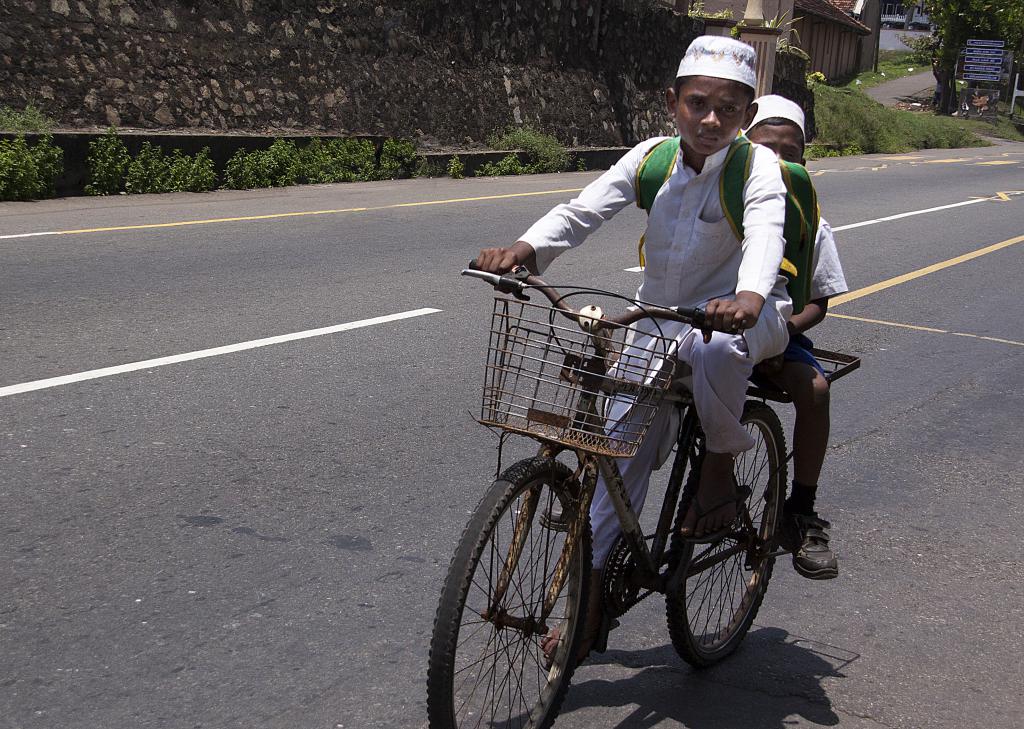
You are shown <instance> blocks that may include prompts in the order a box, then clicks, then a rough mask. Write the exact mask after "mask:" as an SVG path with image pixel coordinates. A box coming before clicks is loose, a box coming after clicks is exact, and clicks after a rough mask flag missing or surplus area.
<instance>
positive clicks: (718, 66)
mask: <svg viewBox="0 0 1024 729" xmlns="http://www.w3.org/2000/svg"><path fill="white" fill-rule="evenodd" d="M756 68H757V52H756V51H755V50H754V49H753V48H752V47H751V46H748V45H747V44H746V43H741V42H740V41H738V40H735V39H734V38H729V37H728V36H721V35H702V36H700V37H699V38H696V39H694V41H693V43H691V44H690V47H689V48H687V49H686V55H684V56H683V60H682V61H680V62H679V71H678V72H677V73H676V78H679V77H680V76H712V77H714V78H724V79H729V80H730V81H739V82H740V83H741V84H746V85H747V86H749V87H750V88H752V89H756V88H757V70H756Z"/></svg>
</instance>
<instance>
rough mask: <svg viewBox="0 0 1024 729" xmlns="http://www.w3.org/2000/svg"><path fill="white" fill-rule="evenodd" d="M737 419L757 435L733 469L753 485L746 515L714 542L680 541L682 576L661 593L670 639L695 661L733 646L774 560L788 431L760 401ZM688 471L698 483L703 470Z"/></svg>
mask: <svg viewBox="0 0 1024 729" xmlns="http://www.w3.org/2000/svg"><path fill="white" fill-rule="evenodd" d="M741 422H742V423H743V424H744V425H745V426H746V428H747V431H748V432H749V433H750V434H751V435H752V436H753V437H754V441H755V443H754V447H753V448H751V449H750V450H749V451H745V452H744V453H741V454H740V455H739V456H737V458H736V466H735V469H734V471H735V474H736V481H737V482H738V483H739V485H740V488H744V487H746V488H747V489H749V490H750V495H749V496H748V498H747V502H746V505H745V509H746V515H745V516H744V518H743V520H742V523H741V525H740V526H739V527H738V528H737V530H736V532H734V533H733V534H732V535H731V536H728V537H725V538H724V539H721V540H719V541H717V542H714V543H712V544H693V543H690V542H682V548H681V564H680V569H682V570H686V572H684V574H685V575H686V578H685V580H684V581H683V582H682V583H681V584H680V586H679V589H678V590H675V591H673V590H669V592H668V593H666V596H665V603H666V614H667V617H668V629H669V634H670V635H671V637H672V645H673V647H674V648H675V649H676V652H677V653H678V654H679V655H680V657H682V658H683V660H685V661H686V662H687V663H689V664H691V665H693V666H696V667H698V668H703V667H705V666H711V665H713V664H715V663H718V662H719V661H721V660H722V659H723V658H725V657H726V656H728V655H729V654H730V653H732V652H733V651H734V650H736V647H737V646H738V645H739V644H740V641H742V640H743V636H745V635H746V633H747V630H749V628H750V625H751V623H753V622H754V617H755V616H756V615H757V611H758V609H759V608H760V607H761V601H762V600H763V599H764V594H765V591H766V590H767V589H768V581H769V580H770V579H771V575H772V567H773V565H774V563H775V558H774V557H773V556H772V550H773V547H774V535H775V529H776V527H777V525H778V523H779V519H780V518H781V513H782V501H783V498H784V496H785V488H786V456H785V454H786V443H785V435H784V434H783V431H782V424H781V423H780V422H779V418H778V416H777V415H776V414H775V411H774V410H772V409H771V408H770V407H768V406H767V405H765V404H764V403H760V402H754V401H747V403H746V405H745V406H744V409H743V417H742V419H741ZM689 478H690V479H691V480H692V483H689V484H687V489H688V490H689V489H690V488H693V489H694V490H695V489H696V485H697V482H696V479H699V478H700V469H699V468H695V469H693V470H691V472H690V476H689ZM679 519H680V521H681V519H682V514H680V517H679ZM673 539H674V540H677V539H678V537H676V536H674V537H673Z"/></svg>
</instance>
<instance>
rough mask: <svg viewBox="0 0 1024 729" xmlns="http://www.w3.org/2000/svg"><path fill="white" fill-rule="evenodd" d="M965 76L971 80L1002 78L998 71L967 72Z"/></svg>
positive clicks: (995, 79)
mask: <svg viewBox="0 0 1024 729" xmlns="http://www.w3.org/2000/svg"><path fill="white" fill-rule="evenodd" d="M963 77H964V78H965V79H969V80H971V81H998V80H999V79H1000V76H999V74H997V73H965V74H964V75H963Z"/></svg>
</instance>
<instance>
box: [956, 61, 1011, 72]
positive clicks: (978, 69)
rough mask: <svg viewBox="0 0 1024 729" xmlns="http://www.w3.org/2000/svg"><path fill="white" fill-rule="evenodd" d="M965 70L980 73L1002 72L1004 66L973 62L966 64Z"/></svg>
mask: <svg viewBox="0 0 1024 729" xmlns="http://www.w3.org/2000/svg"><path fill="white" fill-rule="evenodd" d="M964 71H968V72H971V71H974V72H979V73H1002V71H1003V67H1002V66H978V65H974V64H971V63H965V64H964Z"/></svg>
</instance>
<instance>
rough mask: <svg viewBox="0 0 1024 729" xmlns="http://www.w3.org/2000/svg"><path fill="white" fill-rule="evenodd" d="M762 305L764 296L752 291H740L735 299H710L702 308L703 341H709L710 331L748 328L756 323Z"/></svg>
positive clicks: (732, 332) (733, 332)
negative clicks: (704, 320)
mask: <svg viewBox="0 0 1024 729" xmlns="http://www.w3.org/2000/svg"><path fill="white" fill-rule="evenodd" d="M762 306H764V298H763V297H762V296H761V295H760V294H755V293H754V292H753V291H740V292H739V293H738V294H736V298H735V299H712V300H711V301H709V302H708V305H707V306H706V307H705V310H704V313H705V319H706V324H705V326H704V328H703V329H702V330H701V331H702V332H703V333H704V343H705V344H706V343H708V342H710V341H711V332H712V331H719V332H727V333H729V334H739V333H740V332H742V331H743V330H744V329H750V328H751V327H752V326H754V324H756V323H757V317H759V316H760V315H761V307H762Z"/></svg>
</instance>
